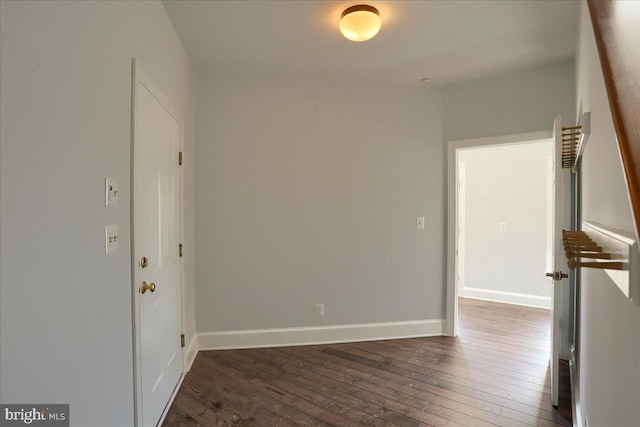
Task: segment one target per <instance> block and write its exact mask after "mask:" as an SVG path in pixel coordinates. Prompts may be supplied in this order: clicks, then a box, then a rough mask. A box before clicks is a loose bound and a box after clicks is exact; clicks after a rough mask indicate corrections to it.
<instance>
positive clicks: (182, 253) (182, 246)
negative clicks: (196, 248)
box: [178, 243, 184, 257]
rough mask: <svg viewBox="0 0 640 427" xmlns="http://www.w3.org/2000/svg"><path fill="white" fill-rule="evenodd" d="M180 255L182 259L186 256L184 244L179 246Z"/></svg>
mask: <svg viewBox="0 0 640 427" xmlns="http://www.w3.org/2000/svg"><path fill="white" fill-rule="evenodd" d="M178 254H180V256H181V257H182V256H183V255H184V245H183V244H182V243H180V244H179V245H178Z"/></svg>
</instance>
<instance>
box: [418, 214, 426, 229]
mask: <svg viewBox="0 0 640 427" xmlns="http://www.w3.org/2000/svg"><path fill="white" fill-rule="evenodd" d="M416 228H417V229H418V230H424V217H423V216H419V217H417V218H416Z"/></svg>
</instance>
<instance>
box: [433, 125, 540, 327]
mask: <svg viewBox="0 0 640 427" xmlns="http://www.w3.org/2000/svg"><path fill="white" fill-rule="evenodd" d="M551 138H552V133H551V131H550V130H545V131H538V132H527V133H521V134H513V135H500V136H493V137H484V138H472V139H465V140H459V141H449V142H448V143H447V194H448V196H447V212H448V215H447V299H446V319H445V324H444V332H445V334H446V335H449V336H452V337H455V336H457V335H458V286H457V284H458V280H457V274H458V260H457V257H456V252H457V251H458V249H459V244H460V242H459V239H458V231H459V224H458V222H459V218H458V210H459V206H458V204H459V200H458V198H459V194H458V186H457V183H458V178H459V171H458V166H459V163H460V162H459V158H458V154H459V151H460V150H464V149H468V148H475V147H490V146H497V145H505V144H520V143H528V142H533V141H540V142H542V141H548V140H550V139H551ZM463 232H464V229H463ZM463 249H464V248H463ZM463 265H464V264H463ZM463 280H464V278H463Z"/></svg>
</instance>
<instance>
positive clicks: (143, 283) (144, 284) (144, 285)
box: [140, 282, 156, 294]
mask: <svg viewBox="0 0 640 427" xmlns="http://www.w3.org/2000/svg"><path fill="white" fill-rule="evenodd" d="M152 285H153V283H152ZM149 288H150V286H149V285H147V282H142V284H141V285H140V293H141V294H144V293H145V292H147V289H149ZM155 288H156V287H155V285H154V286H153V289H155ZM151 292H153V291H151Z"/></svg>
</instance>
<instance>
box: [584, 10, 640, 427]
mask: <svg viewBox="0 0 640 427" xmlns="http://www.w3.org/2000/svg"><path fill="white" fill-rule="evenodd" d="M576 64H577V66H576V69H577V75H576V83H577V106H578V108H577V113H578V116H579V115H580V114H581V112H583V111H590V112H591V136H590V138H589V141H588V145H587V148H586V151H585V154H584V158H583V161H582V174H583V184H582V216H583V219H585V220H590V221H596V222H599V223H601V224H605V225H608V226H610V227H614V228H618V229H620V230H624V231H627V232H629V233H632V234H633V233H634V225H633V220H632V214H631V206H630V203H629V199H628V193H627V189H626V184H625V179H624V175H623V170H622V164H621V161H620V154H619V151H618V148H617V141H616V135H615V129H614V126H613V120H612V117H611V110H610V108H609V103H608V100H607V94H606V88H605V85H604V78H603V75H602V68H601V66H600V60H599V57H598V52H597V49H596V43H595V37H594V34H593V27H592V25H591V19H590V16H589V11H588V7H587V5H586V3H584V2H583V4H582V9H581V20H580V33H579V39H578V55H577V61H576ZM578 350H579V361H578V369H579V385H580V399H581V406H582V409H583V414H584V415H585V416H587V417H588V422H589V425H590V426H600V425H607V426H631V425H640V405H638V402H640V308H639V307H638V306H637V305H635V304H633V303H632V302H631V301H630V300H628V299H627V298H625V297H624V295H623V294H622V292H620V291H619V290H618V288H617V287H616V286H615V284H614V283H613V282H612V281H611V279H609V277H608V276H607V275H606V274H605V273H604V272H603V271H600V270H594V269H588V268H587V269H583V270H582V281H581V284H580V341H579V347H578Z"/></svg>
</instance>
